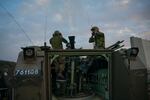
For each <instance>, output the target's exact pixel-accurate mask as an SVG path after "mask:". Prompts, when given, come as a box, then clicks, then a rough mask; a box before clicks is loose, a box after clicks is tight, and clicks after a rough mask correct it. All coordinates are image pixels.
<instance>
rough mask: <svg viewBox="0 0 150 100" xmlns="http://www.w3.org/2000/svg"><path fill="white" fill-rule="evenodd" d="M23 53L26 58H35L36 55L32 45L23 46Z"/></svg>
mask: <svg viewBox="0 0 150 100" xmlns="http://www.w3.org/2000/svg"><path fill="white" fill-rule="evenodd" d="M23 54H24V58H25V59H28V58H34V57H35V51H34V48H32V47H26V48H23Z"/></svg>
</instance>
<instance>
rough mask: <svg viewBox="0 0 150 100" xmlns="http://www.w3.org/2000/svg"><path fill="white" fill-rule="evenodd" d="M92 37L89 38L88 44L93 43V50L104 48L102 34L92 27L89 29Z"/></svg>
mask: <svg viewBox="0 0 150 100" xmlns="http://www.w3.org/2000/svg"><path fill="white" fill-rule="evenodd" d="M91 31H92V36H91V37H90V38H89V43H94V49H104V48H105V36H104V33H103V32H100V31H99V28H98V27H96V26H94V27H92V28H91Z"/></svg>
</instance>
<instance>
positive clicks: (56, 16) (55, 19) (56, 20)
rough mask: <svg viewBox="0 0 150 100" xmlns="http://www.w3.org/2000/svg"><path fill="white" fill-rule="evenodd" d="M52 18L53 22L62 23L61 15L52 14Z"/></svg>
mask: <svg viewBox="0 0 150 100" xmlns="http://www.w3.org/2000/svg"><path fill="white" fill-rule="evenodd" d="M53 17H54V18H53V20H54V21H55V22H62V21H63V16H62V14H60V13H56V14H54V16H53Z"/></svg>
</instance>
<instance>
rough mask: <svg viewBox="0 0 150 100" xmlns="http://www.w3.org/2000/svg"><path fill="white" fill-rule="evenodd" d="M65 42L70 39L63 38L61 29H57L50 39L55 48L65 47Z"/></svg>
mask: <svg viewBox="0 0 150 100" xmlns="http://www.w3.org/2000/svg"><path fill="white" fill-rule="evenodd" d="M62 42H64V43H66V44H67V43H68V41H67V40H66V39H65V38H63V36H62V35H61V33H60V32H59V31H55V32H54V34H53V37H52V38H51V39H50V44H51V46H52V48H53V49H63V44H62Z"/></svg>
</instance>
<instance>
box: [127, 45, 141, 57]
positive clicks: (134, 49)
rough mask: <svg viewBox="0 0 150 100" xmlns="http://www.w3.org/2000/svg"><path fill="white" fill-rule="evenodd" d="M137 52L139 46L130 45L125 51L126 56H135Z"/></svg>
mask: <svg viewBox="0 0 150 100" xmlns="http://www.w3.org/2000/svg"><path fill="white" fill-rule="evenodd" d="M138 53H139V48H137V47H132V48H130V49H128V50H127V51H126V55H127V57H136V56H137V55H138Z"/></svg>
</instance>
